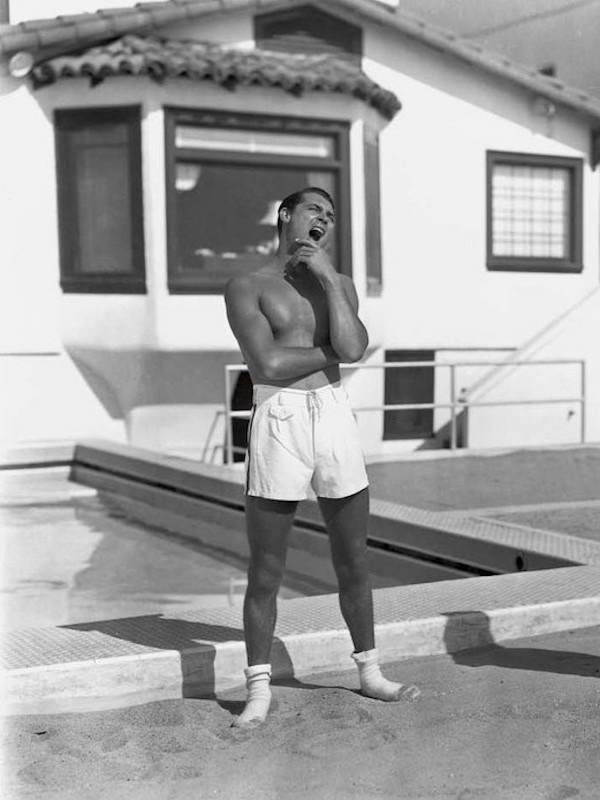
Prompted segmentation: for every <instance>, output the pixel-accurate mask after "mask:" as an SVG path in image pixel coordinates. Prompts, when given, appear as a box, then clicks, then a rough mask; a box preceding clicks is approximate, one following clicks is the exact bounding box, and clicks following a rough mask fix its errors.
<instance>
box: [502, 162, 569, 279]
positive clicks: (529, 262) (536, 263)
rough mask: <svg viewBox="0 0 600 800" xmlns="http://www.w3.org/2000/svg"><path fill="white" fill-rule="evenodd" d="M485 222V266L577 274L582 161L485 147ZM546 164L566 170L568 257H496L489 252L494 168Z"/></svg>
mask: <svg viewBox="0 0 600 800" xmlns="http://www.w3.org/2000/svg"><path fill="white" fill-rule="evenodd" d="M486 156H487V158H486V225H487V235H486V242H487V268H488V270H490V271H502V272H547V273H579V272H582V271H583V161H582V159H579V158H568V157H566V156H553V155H540V154H536V153H513V152H506V151H499V150H488V151H487V154H486ZM501 164H507V165H510V166H533V167H546V168H549V169H552V168H560V169H566V170H567V171H568V173H569V177H570V197H571V207H570V209H569V226H570V236H569V239H570V252H569V256H568V258H551V257H538V256H531V257H526V256H496V255H494V253H493V233H494V232H493V207H492V203H493V195H492V181H493V174H494V167H496V166H498V165H501Z"/></svg>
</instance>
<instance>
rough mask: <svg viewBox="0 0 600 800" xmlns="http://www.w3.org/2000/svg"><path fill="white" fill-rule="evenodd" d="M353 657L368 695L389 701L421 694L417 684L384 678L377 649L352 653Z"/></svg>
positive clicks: (361, 686) (365, 693) (363, 689)
mask: <svg viewBox="0 0 600 800" xmlns="http://www.w3.org/2000/svg"><path fill="white" fill-rule="evenodd" d="M352 658H353V659H354V662H355V663H356V666H357V667H358V675H359V678H360V689H361V691H362V693H363V694H364V695H366V696H367V697H373V698H375V699H376V700H387V701H394V700H415V699H416V698H417V697H418V696H419V695H420V694H421V690H420V689H418V688H417V687H416V686H409V685H406V684H403V683H393V682H392V681H388V679H387V678H384V677H383V675H382V674H381V670H380V669H379V663H378V655H377V650H365V651H364V652H362V653H352Z"/></svg>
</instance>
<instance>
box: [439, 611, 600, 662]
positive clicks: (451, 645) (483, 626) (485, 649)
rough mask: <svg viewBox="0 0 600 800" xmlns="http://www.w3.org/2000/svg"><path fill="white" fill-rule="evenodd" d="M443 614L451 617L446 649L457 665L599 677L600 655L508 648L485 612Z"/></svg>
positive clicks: (447, 627)
mask: <svg viewBox="0 0 600 800" xmlns="http://www.w3.org/2000/svg"><path fill="white" fill-rule="evenodd" d="M444 616H445V617H447V620H448V621H447V624H446V629H445V632H444V641H445V644H446V650H447V652H448V653H449V655H451V656H452V659H453V660H454V662H455V663H456V664H463V665H464V666H467V667H483V666H496V667H502V668H504V669H523V670H534V671H538V672H554V673H558V674H563V675H581V676H584V677H593V678H600V657H599V656H595V655H591V654H590V653H573V652H570V651H567V650H542V649H538V648H532V647H505V646H503V645H499V644H496V642H495V641H494V637H493V635H492V632H491V630H490V620H489V618H488V617H487V615H486V614H484V613H483V612H482V611H456V612H452V613H448V614H444ZM468 642H471V644H470V645H468V644H467V643H468ZM473 642H475V644H473ZM466 645H467V646H468V648H469V649H466V647H465V646H466Z"/></svg>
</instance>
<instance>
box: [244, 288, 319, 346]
mask: <svg viewBox="0 0 600 800" xmlns="http://www.w3.org/2000/svg"><path fill="white" fill-rule="evenodd" d="M260 303H261V309H262V311H263V313H264V315H265V316H266V318H267V319H268V321H269V324H270V325H271V329H272V331H273V334H274V336H275V337H276V338H284V337H287V336H288V335H292V334H304V335H306V336H307V337H310V339H311V341H313V340H322V339H326V338H328V335H329V316H328V311H327V298H326V296H325V292H324V290H323V289H322V287H321V285H320V284H319V283H318V281H316V280H312V279H309V280H298V281H293V280H292V281H287V280H283V279H282V280H279V281H274V282H273V283H272V284H271V285H269V286H268V287H266V288H265V291H264V292H263V293H262V296H261V300H260Z"/></svg>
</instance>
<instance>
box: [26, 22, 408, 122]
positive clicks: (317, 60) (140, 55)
mask: <svg viewBox="0 0 600 800" xmlns="http://www.w3.org/2000/svg"><path fill="white" fill-rule="evenodd" d="M116 75H147V76H148V77H150V78H153V79H155V80H158V81H162V80H165V79H167V78H188V79H190V80H196V81H202V80H209V81H213V82H215V83H217V84H219V85H220V86H223V87H224V88H226V89H235V88H236V87H237V86H267V87H276V88H277V87H278V88H281V89H283V90H284V91H286V92H289V93H290V94H293V95H295V96H300V95H303V94H305V93H306V92H314V91H321V92H331V93H341V94H346V95H349V96H352V97H356V98H358V99H360V100H362V101H363V102H365V103H367V104H368V105H370V106H372V107H373V108H375V109H376V110H377V111H378V112H379V113H380V114H381V115H382V116H384V117H385V118H386V119H391V118H392V117H393V116H394V115H395V114H396V112H397V111H398V110H399V109H400V102H399V101H398V98H397V97H396V95H395V94H393V93H392V92H390V91H387V90H386V89H383V88H382V87H381V86H379V84H377V83H375V82H374V81H373V80H371V79H370V78H369V77H367V75H365V73H364V72H363V71H362V70H361V69H360V67H359V66H358V65H357V64H355V63H353V62H351V61H348V60H346V59H341V58H339V57H336V56H333V55H330V54H322V53H319V54H310V55H307V54H304V53H279V52H271V51H267V50H259V49H254V50H239V49H233V48H223V47H219V46H217V45H214V44H206V43H200V42H191V41H174V40H169V39H166V40H165V39H158V38H154V37H142V36H124V37H122V38H121V39H117V40H115V41H113V42H110V43H108V44H104V45H100V46H98V47H92V48H90V49H87V50H85V51H83V52H80V53H77V54H70V55H63V56H57V57H55V58H50V59H48V60H46V61H44V62H41V63H40V64H37V65H36V67H35V68H34V70H33V74H32V78H33V81H34V84H35V85H36V86H37V87H39V86H44V85H47V84H50V83H54V82H55V81H58V80H61V79H63V78H78V77H87V78H89V79H90V80H91V82H92V84H94V85H95V84H97V83H99V82H100V81H102V80H104V79H105V78H109V77H113V76H116Z"/></svg>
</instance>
